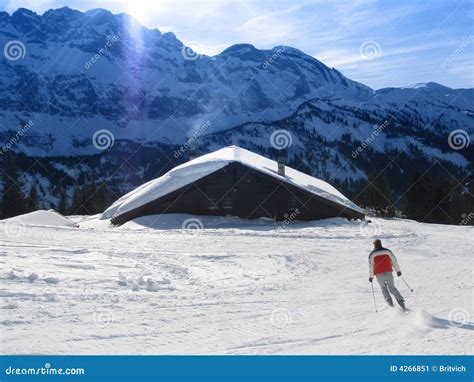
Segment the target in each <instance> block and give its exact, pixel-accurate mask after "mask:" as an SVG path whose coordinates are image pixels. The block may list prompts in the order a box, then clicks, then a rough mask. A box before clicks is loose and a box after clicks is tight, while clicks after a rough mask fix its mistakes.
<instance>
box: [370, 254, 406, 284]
mask: <svg viewBox="0 0 474 382" xmlns="http://www.w3.org/2000/svg"><path fill="white" fill-rule="evenodd" d="M392 267H393V268H395V271H396V272H400V267H399V265H398V261H397V258H396V257H395V255H394V254H393V253H392V251H391V250H390V249H387V248H384V247H380V248H377V249H374V250H373V251H372V252H370V255H369V270H370V277H372V278H373V277H374V276H377V275H378V274H379V273H384V272H393V268H392Z"/></svg>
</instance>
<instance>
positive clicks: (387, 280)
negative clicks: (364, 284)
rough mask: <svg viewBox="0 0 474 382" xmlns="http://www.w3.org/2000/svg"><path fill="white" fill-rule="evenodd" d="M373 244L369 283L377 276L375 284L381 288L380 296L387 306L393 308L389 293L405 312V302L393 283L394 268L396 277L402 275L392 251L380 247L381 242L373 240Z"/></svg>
mask: <svg viewBox="0 0 474 382" xmlns="http://www.w3.org/2000/svg"><path fill="white" fill-rule="evenodd" d="M373 244H374V250H373V251H372V252H370V255H369V269H370V277H369V282H372V281H373V280H374V276H377V282H378V283H379V284H380V288H382V294H383V297H384V298H385V301H387V304H388V305H390V306H393V300H392V296H390V293H391V294H393V296H394V297H395V299H396V300H397V302H398V305H400V306H401V307H402V309H403V310H406V308H405V300H404V299H403V296H402V295H401V294H400V292H399V291H398V289H397V288H396V287H395V282H394V281H393V274H392V272H393V268H395V271H396V272H397V276H399V277H400V276H401V275H402V272H401V271H400V266H399V265H398V261H397V258H396V257H395V255H394V254H393V253H392V251H390V250H389V249H387V248H384V247H382V242H381V241H380V240H379V239H377V240H375V241H374V243H373ZM392 267H393V268H392Z"/></svg>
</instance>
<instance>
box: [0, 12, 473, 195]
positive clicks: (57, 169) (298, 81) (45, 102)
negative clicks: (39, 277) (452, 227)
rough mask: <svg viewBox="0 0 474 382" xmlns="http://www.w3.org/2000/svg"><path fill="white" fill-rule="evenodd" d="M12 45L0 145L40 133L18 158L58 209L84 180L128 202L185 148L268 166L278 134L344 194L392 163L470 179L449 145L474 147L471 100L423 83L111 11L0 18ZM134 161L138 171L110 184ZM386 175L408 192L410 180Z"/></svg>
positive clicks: (0, 103) (4, 74) (2, 72)
mask: <svg viewBox="0 0 474 382" xmlns="http://www.w3.org/2000/svg"><path fill="white" fill-rule="evenodd" d="M11 41H20V42H21V44H23V45H24V49H25V52H24V53H25V54H24V57H23V58H20V59H14V60H12V59H8V57H6V56H5V54H4V55H3V56H2V59H1V60H0V139H2V141H4V142H9V141H11V139H12V137H15V135H16V134H17V132H18V130H19V127H22V126H25V125H26V124H28V121H33V122H34V124H32V126H31V127H30V128H29V129H27V131H25V132H24V134H23V135H22V137H21V139H19V140H18V142H17V144H15V145H13V146H12V147H11V152H12V153H13V154H18V155H20V157H21V158H22V160H21V161H19V163H20V168H21V169H22V170H23V171H25V175H24V177H25V182H24V183H25V189H26V191H28V190H29V189H31V187H32V185H33V187H38V189H39V194H41V195H42V197H43V198H44V200H47V201H51V202H52V203H58V201H59V197H58V195H57V186H55V184H54V183H55V181H57V179H63V178H64V179H66V181H65V184H64V186H63V187H62V186H61V187H60V188H64V190H65V191H66V192H67V194H68V195H69V197H72V190H73V185H74V182H75V179H76V178H77V177H78V176H79V174H83V175H82V176H85V177H87V175H86V174H87V172H93V173H94V174H95V179H94V182H102V181H108V182H112V181H111V179H113V184H112V183H111V188H112V189H113V191H114V193H115V194H116V195H120V194H123V193H125V192H128V191H129V190H130V189H131V188H133V187H134V186H136V185H138V184H140V183H142V182H144V181H146V180H149V179H150V177H156V176H159V175H161V174H162V173H163V171H165V170H167V169H169V168H170V166H172V165H176V164H179V163H182V162H183V161H185V160H186V155H187V154H186V153H185V154H183V155H180V156H179V158H173V153H174V152H175V151H176V150H177V149H178V148H179V147H180V146H182V145H183V144H186V143H188V142H189V141H190V140H192V141H196V139H197V140H198V143H199V146H200V150H201V151H202V152H203V153H204V152H208V151H212V150H215V149H218V148H220V147H222V146H226V145H229V144H236V145H239V146H241V147H244V148H248V149H251V150H254V151H255V152H257V153H259V154H263V155H267V156H269V157H272V156H273V155H274V147H273V145H272V142H271V137H272V134H273V133H274V132H275V131H277V130H284V131H286V132H287V133H288V134H289V135H290V137H291V143H292V145H291V150H290V152H289V155H290V158H289V159H290V163H292V164H293V165H294V166H295V167H298V166H301V168H302V169H304V171H305V172H307V173H309V174H311V175H315V176H318V177H321V178H322V179H324V180H332V181H337V182H348V184H349V185H348V188H350V187H351V186H350V185H351V184H352V183H353V182H359V181H361V180H363V179H367V178H368V177H369V175H370V173H371V172H372V171H374V169H375V168H380V169H382V168H384V166H385V165H387V164H389V163H390V161H391V158H395V157H396V158H400V159H399V160H400V162H403V163H404V164H406V166H408V165H409V164H410V163H423V164H424V165H426V166H430V165H432V164H433V163H437V162H439V163H440V164H441V165H442V166H443V167H444V168H446V169H449V172H450V173H451V174H452V176H454V177H459V178H460V179H464V177H465V175H466V174H468V173H469V172H470V171H472V162H473V161H474V158H473V155H472V153H470V151H468V150H466V149H460V150H458V149H455V150H454V149H453V148H452V147H451V145H450V144H449V143H450V142H449V141H448V138H449V136H450V135H449V134H450V133H451V132H452V131H457V130H461V131H463V132H464V133H465V138H466V137H467V138H466V139H470V137H473V136H474V129H473V127H472V126H474V123H473V122H474V108H473V107H472V105H473V104H474V89H452V88H449V87H446V86H443V85H440V84H437V83H433V82H427V83H420V84H415V85H413V86H407V87H398V88H397V87H386V88H382V89H377V90H374V89H371V88H370V87H368V86H366V85H364V84H362V83H360V82H357V81H353V80H351V79H349V78H347V77H345V76H344V75H343V74H342V73H341V72H339V71H338V70H337V69H334V68H329V67H328V66H326V65H325V64H324V63H322V62H320V61H319V60H317V59H315V58H314V57H312V56H309V55H307V54H306V53H304V52H302V51H300V50H298V49H296V48H292V47H288V46H284V45H277V46H275V47H273V48H272V49H257V48H256V47H254V46H253V45H251V44H246V43H242V44H234V45H232V46H230V47H228V48H226V49H224V50H223V51H222V52H221V53H219V54H217V55H214V56H207V55H201V54H199V52H194V51H193V50H192V49H189V48H188V47H185V45H184V44H182V43H181V42H180V41H179V40H178V39H177V38H176V36H175V35H174V34H173V33H172V32H167V33H161V32H160V31H159V30H158V29H156V28H155V29H149V28H146V27H143V26H141V25H139V24H138V23H137V22H136V20H134V19H133V18H132V17H130V16H128V15H126V14H118V15H114V14H112V13H111V12H109V11H106V10H103V9H95V10H89V11H87V12H80V11H76V10H72V9H70V8H67V7H65V8H60V9H56V10H49V11H46V12H45V13H44V14H43V15H41V16H40V15H37V14H36V13H34V12H31V11H29V10H27V9H19V10H17V11H16V12H14V13H13V14H12V15H11V16H10V15H9V14H8V13H6V12H3V13H0V44H1V45H2V46H4V47H5V46H6V44H7V43H8V42H11ZM20 48H21V46H20ZM386 121H389V122H390V123H388V124H387V125H386V124H385V122H386ZM202 126H204V127H205V128H204V129H203V128H201V127H202ZM380 126H383V128H382V129H379V127H380ZM377 129H379V130H380V133H379V134H377V136H376V137H375V138H374V139H371V141H373V142H372V143H371V144H370V145H368V146H367V147H365V148H364V150H363V151H362V152H361V153H359V154H358V155H357V157H356V158H354V157H353V154H352V153H353V152H355V151H357V148H358V147H362V146H363V145H365V144H366V142H367V140H368V139H369V138H371V137H372V136H373V135H374V131H376V130H377ZM99 130H101V131H102V130H106V131H108V132H109V133H110V134H111V139H112V143H113V144H112V145H111V146H110V147H109V148H107V149H106V150H102V148H97V147H96V145H94V142H93V137H94V136H95V133H96V132H97V131H99ZM196 132H199V134H196ZM466 148H467V147H466ZM135 153H138V154H135ZM133 155H137V158H139V159H140V160H138V159H137V161H136V162H135V161H134V162H133V168H134V169H133V170H132V169H128V170H127V171H125V170H119V171H118V172H119V175H118V176H117V175H115V174H116V173H117V171H115V170H114V166H120V165H121V162H120V160H122V161H123V160H124V159H127V158H131V157H132V156H133ZM28 157H31V158H44V160H41V161H40V163H42V165H43V166H44V167H45V168H48V171H45V170H44V169H38V168H31V166H28V164H31V162H30V161H29V159H28ZM74 158H81V166H82V167H81V166H79V165H76V164H74V163H73V160H74ZM98 158H100V160H98ZM157 158H159V159H157ZM127 160H129V159H127ZM374 162H376V165H375V166H374V165H373V163H374ZM130 171H135V172H136V174H134V175H132V174H130ZM391 171H393V174H391V177H392V178H393V180H392V179H391V180H390V181H391V184H390V185H391V187H392V189H394V190H400V189H401V184H402V181H403V173H404V169H396V168H395V169H392V170H391ZM137 174H138V175H137ZM114 177H115V178H114ZM35 184H36V185H35ZM40 186H41V187H40Z"/></svg>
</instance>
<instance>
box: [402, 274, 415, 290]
mask: <svg viewBox="0 0 474 382" xmlns="http://www.w3.org/2000/svg"><path fill="white" fill-rule="evenodd" d="M401 278H402V280H403V282H404V283H405V285H406V286H407V287H408V289H410V290H411V291H412V292H413V288H412V287H411V286H410V285H408V283H407V282H406V281H405V279H404V278H403V277H402V276H401Z"/></svg>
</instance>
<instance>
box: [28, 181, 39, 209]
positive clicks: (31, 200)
mask: <svg viewBox="0 0 474 382" xmlns="http://www.w3.org/2000/svg"><path fill="white" fill-rule="evenodd" d="M37 210H39V201H38V191H37V190H36V182H34V183H33V184H32V185H31V188H30V193H29V194H28V198H27V199H26V212H32V211H37Z"/></svg>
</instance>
